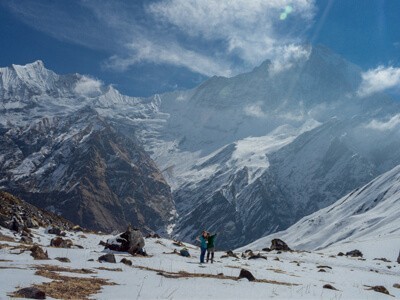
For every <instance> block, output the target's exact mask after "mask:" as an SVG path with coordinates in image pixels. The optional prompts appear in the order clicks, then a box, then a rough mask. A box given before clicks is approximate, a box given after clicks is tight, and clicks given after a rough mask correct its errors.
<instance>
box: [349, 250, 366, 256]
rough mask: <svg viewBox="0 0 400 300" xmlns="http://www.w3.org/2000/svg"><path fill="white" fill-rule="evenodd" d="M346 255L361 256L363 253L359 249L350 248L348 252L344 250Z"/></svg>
mask: <svg viewBox="0 0 400 300" xmlns="http://www.w3.org/2000/svg"><path fill="white" fill-rule="evenodd" d="M346 256H350V257H363V254H362V252H361V251H360V250H357V249H356V250H352V251H349V252H346Z"/></svg>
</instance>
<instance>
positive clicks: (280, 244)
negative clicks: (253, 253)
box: [270, 239, 292, 251]
mask: <svg viewBox="0 0 400 300" xmlns="http://www.w3.org/2000/svg"><path fill="white" fill-rule="evenodd" d="M270 249H271V250H278V251H292V249H290V248H289V246H288V245H287V244H286V243H285V242H284V241H282V240H280V239H273V240H272V241H271V247H270Z"/></svg>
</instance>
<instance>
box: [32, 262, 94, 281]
mask: <svg viewBox="0 0 400 300" xmlns="http://www.w3.org/2000/svg"><path fill="white" fill-rule="evenodd" d="M34 268H35V269H37V270H38V272H41V271H44V272H69V273H77V274H96V273H97V272H96V271H93V270H90V269H72V268H68V267H62V266H53V265H36V266H34ZM38 272H36V273H38ZM38 275H41V274H38ZM41 276H42V275H41ZM44 277H47V276H44ZM51 279H54V278H51Z"/></svg>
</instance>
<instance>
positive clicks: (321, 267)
mask: <svg viewBox="0 0 400 300" xmlns="http://www.w3.org/2000/svg"><path fill="white" fill-rule="evenodd" d="M317 268H318V269H331V270H332V267H330V266H317Z"/></svg>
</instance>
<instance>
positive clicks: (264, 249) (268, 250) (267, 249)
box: [261, 247, 271, 252]
mask: <svg viewBox="0 0 400 300" xmlns="http://www.w3.org/2000/svg"><path fill="white" fill-rule="evenodd" d="M261 250H262V251H265V252H271V249H270V248H268V247H267V248H262V249H261Z"/></svg>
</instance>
